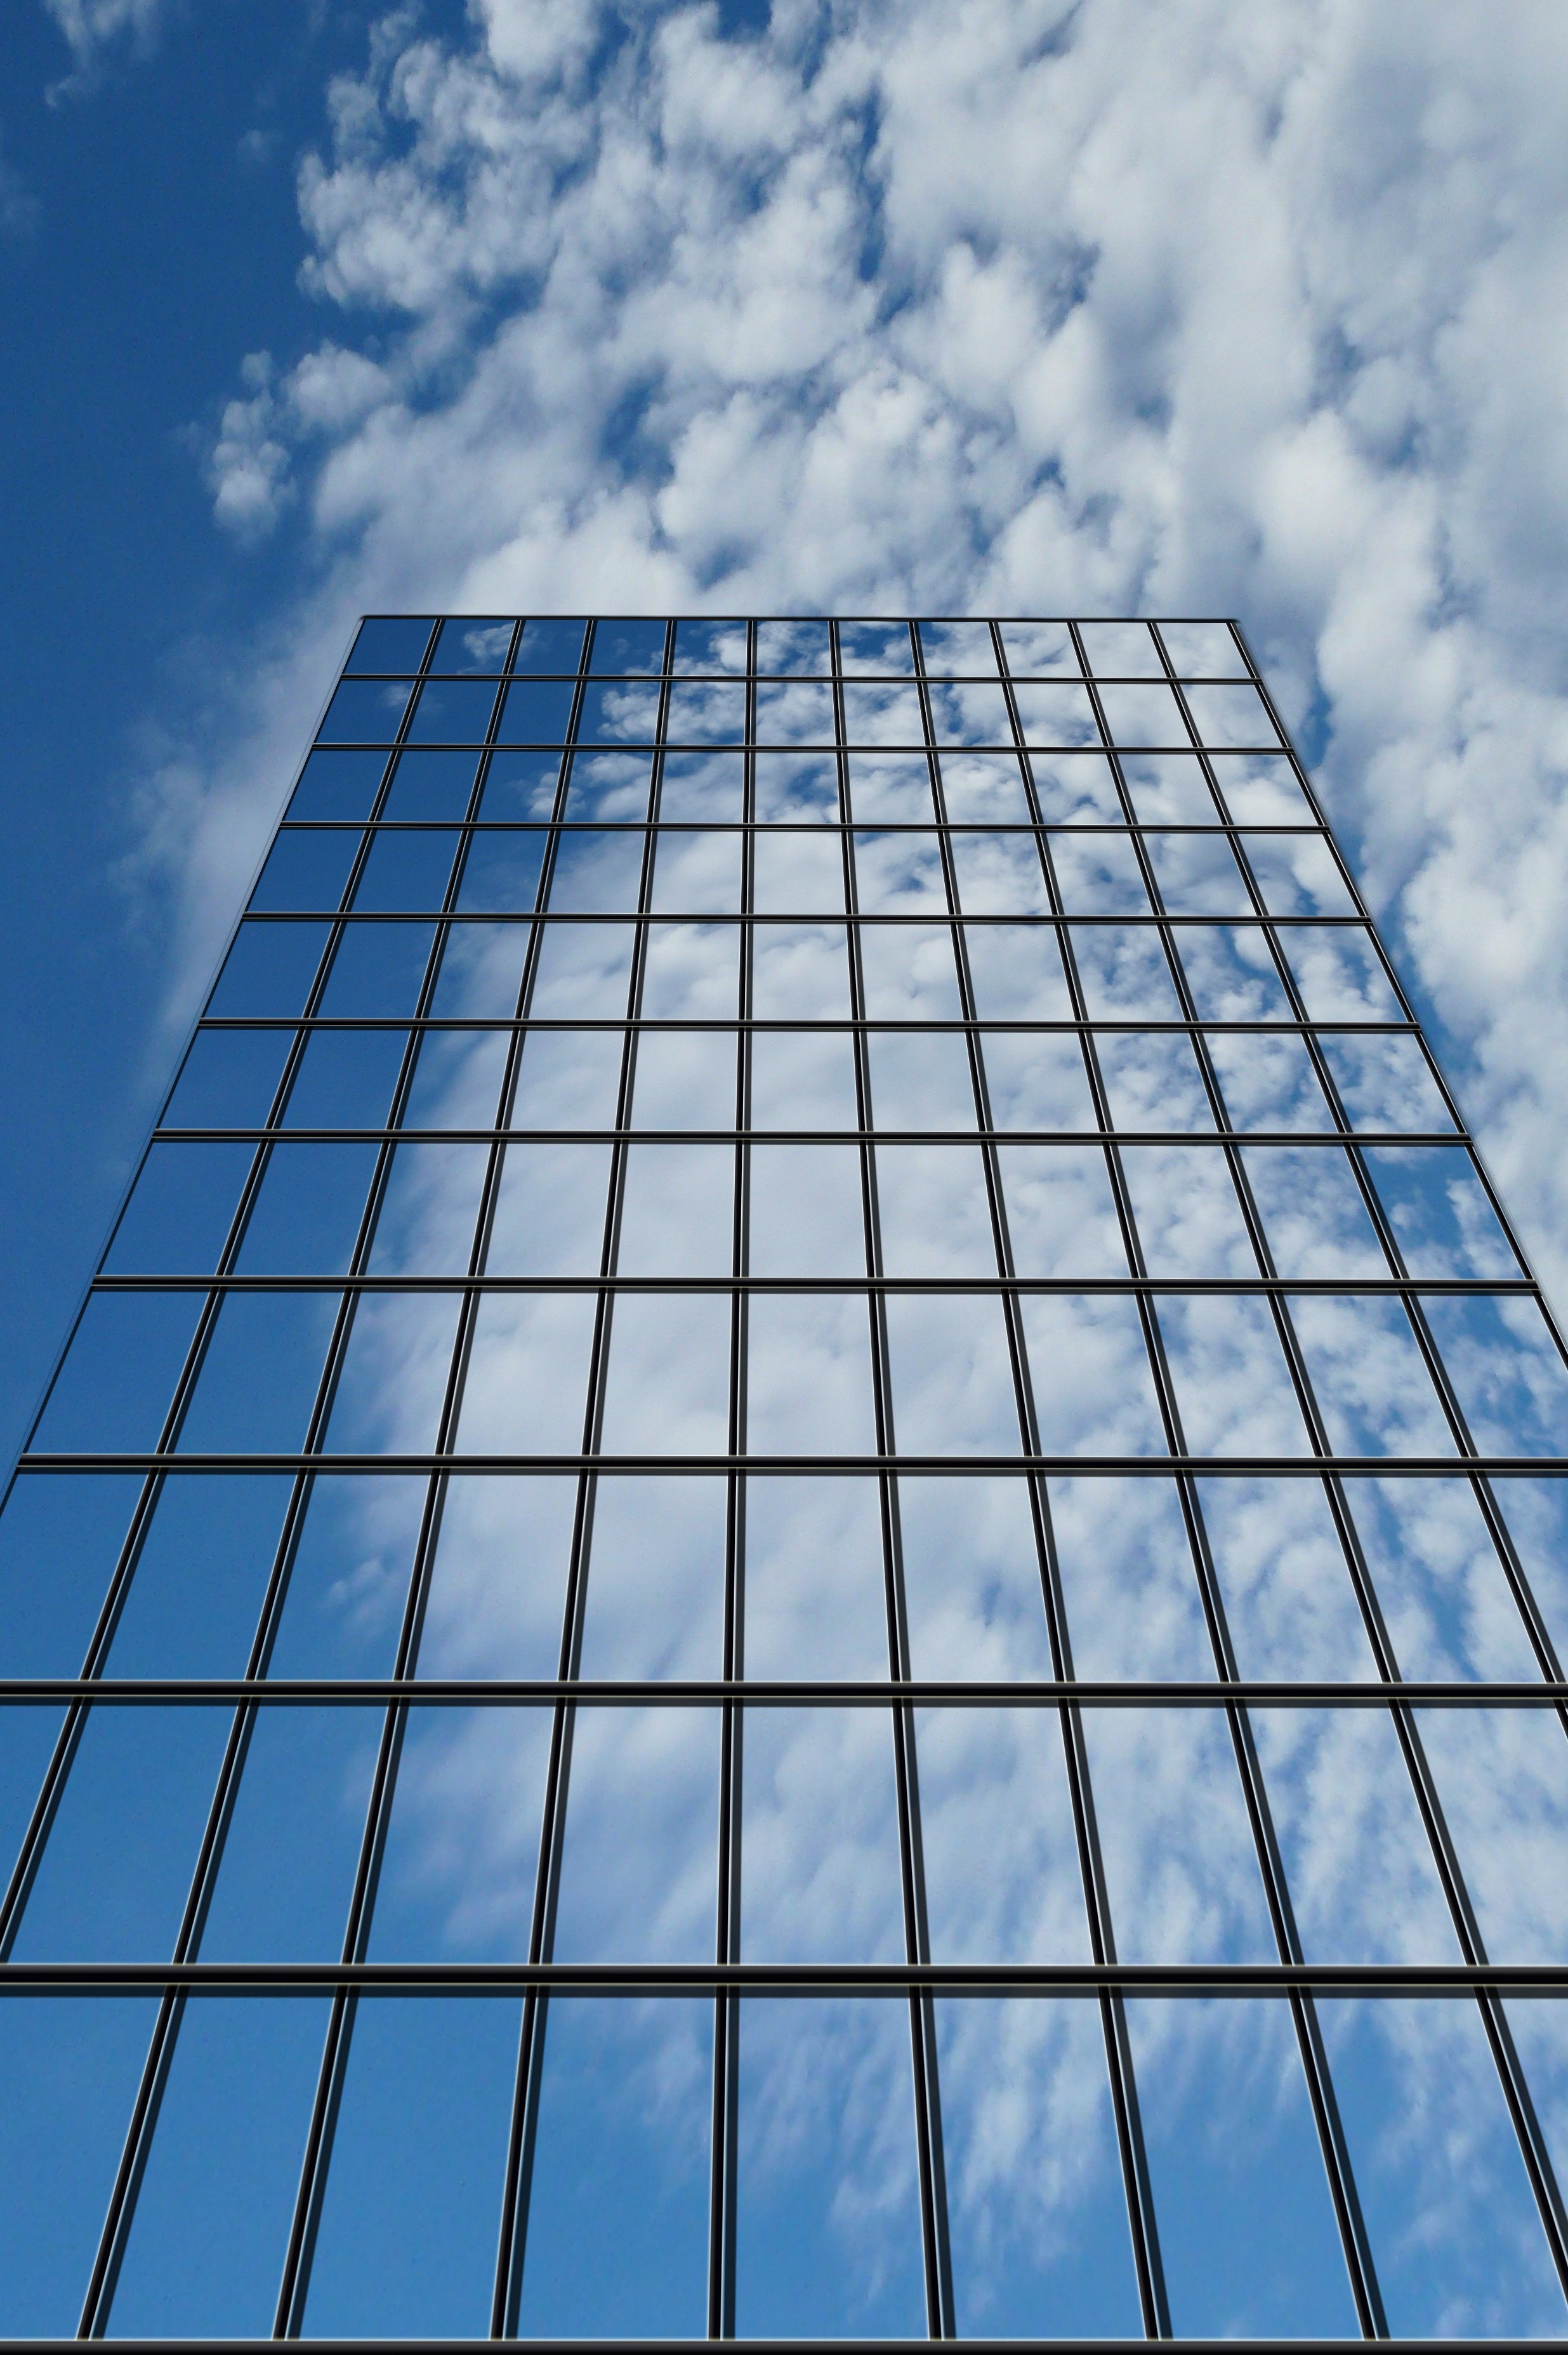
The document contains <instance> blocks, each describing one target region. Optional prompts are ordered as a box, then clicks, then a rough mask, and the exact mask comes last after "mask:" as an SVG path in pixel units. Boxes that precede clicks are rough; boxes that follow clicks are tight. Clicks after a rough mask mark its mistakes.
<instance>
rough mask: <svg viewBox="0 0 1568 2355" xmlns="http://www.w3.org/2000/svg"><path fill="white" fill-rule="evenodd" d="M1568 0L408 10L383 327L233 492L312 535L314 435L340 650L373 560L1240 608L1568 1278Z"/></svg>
mask: <svg viewBox="0 0 1568 2355" xmlns="http://www.w3.org/2000/svg"><path fill="white" fill-rule="evenodd" d="M95 21H96V19H95ZM105 21H107V18H106V17H105ZM1558 31H1559V22H1558V17H1557V14H1556V11H1555V10H1554V9H1553V8H1552V7H1551V6H1550V5H1547V0H1540V5H1520V6H1518V7H1516V8H1514V9H1511V10H1509V11H1508V12H1507V14H1506V16H1505V17H1504V18H1502V19H1501V20H1499V19H1497V18H1496V17H1495V16H1492V15H1489V14H1488V16H1484V17H1483V16H1479V15H1477V12H1476V11H1474V10H1472V9H1469V8H1467V7H1464V6H1461V5H1457V0H1440V5H1426V6H1423V7H1420V8H1417V7H1414V6H1412V5H1392V6H1391V5H1387V4H1386V0H1272V5H1268V6H1265V7H1261V8H1260V7H1259V6H1257V5H1253V0H1248V5H1242V0H1191V5H1187V6H1184V7H1181V8H1179V9H1169V8H1161V7H1157V6H1154V5H1150V0H1093V5H1088V6H1086V7H1082V8H1078V9H1071V8H1068V7H1067V6H1065V5H1061V0H965V5H957V6H955V5H935V0H901V5H894V4H893V0H864V5H848V6H843V7H839V8H837V9H832V10H829V9H827V8H825V7H820V6H816V5H810V0H778V5H775V6H774V8H773V17H772V24H771V27H770V29H769V31H768V33H767V34H766V35H765V37H762V38H759V39H755V40H749V41H746V42H743V43H739V42H737V43H726V42H724V41H721V40H720V37H719V30H718V17H717V14H716V12H715V10H714V9H713V7H712V6H711V5H709V6H696V7H686V8H662V9H657V10H647V11H639V12H637V13H636V14H635V15H631V14H628V15H626V16H620V15H616V14H614V13H613V12H611V11H608V10H606V9H603V8H600V7H596V6H594V5H591V0H574V4H573V5H569V4H568V0H560V5H555V6H553V7H550V8H546V9H540V8H539V7H537V6H533V5H520V0H485V5H484V7H483V8H482V9H481V10H480V11H479V15H478V22H477V26H476V29H475V33H474V35H473V37H472V38H471V39H470V41H469V43H468V45H467V47H466V48H452V47H447V46H443V45H442V44H441V43H439V42H437V41H434V40H432V39H431V38H428V37H423V36H421V35H420V34H419V32H418V30H417V28H416V27H415V26H414V25H413V23H412V21H411V18H409V17H407V16H397V17H393V18H391V19H389V20H388V22H387V23H386V24H385V25H384V26H383V27H381V29H380V30H379V33H378V34H377V35H376V36H375V37H374V40H373V43H372V56H371V59H370V62H369V65H368V69H367V71H366V72H365V73H364V74H363V75H361V76H358V77H347V78H344V79H342V80H339V81H337V82H336V84H335V85H334V87H333V91H332V93H331V110H332V120H333V136H332V142H331V144H330V147H329V150H328V151H327V152H326V153H325V155H323V156H322V157H320V158H319V159H313V160H312V161H310V162H309V163H307V165H306V166H305V167H304V172H303V174H302V178H301V186H300V197H301V210H302V218H303V221H304V229H305V231H306V239H307V246H306V252H305V255H304V265H303V266H304V279H305V282H306V283H307V285H308V286H309V287H310V288H311V289H312V290H313V291H314V292H315V293H316V294H317V295H318V296H319V297H320V298H321V299H322V300H323V302H324V303H327V304H331V305H333V306H334V307H335V309H336V311H337V312H338V314H339V316H338V319H337V321H336V325H335V327H334V331H333V335H332V336H331V338H330V339H328V340H325V341H324V342H323V344H322V346H321V347H320V349H319V350H318V351H316V352H315V353H313V354H311V355H309V356H308V357H306V358H305V359H304V361H303V362H301V363H299V364H298V365H296V366H295V367H293V368H292V369H289V370H288V371H286V372H283V373H280V374H279V375H278V376H276V377H275V378H268V377H265V376H260V377H256V376H253V378H252V380H251V381H249V382H248V383H247V385H246V387H245V392H244V397H243V398H242V399H240V400H236V401H234V402H232V403H231V404H230V405H229V409H228V410H227V411H226V412H225V416H224V420H223V428H222V432H221V435H220V437H219V443H218V453H217V454H216V455H215V457H214V460H213V481H214V488H215V496H216V499H217V502H218V506H219V513H220V515H221V516H222V517H223V518H224V520H225V521H226V522H228V523H229V524H231V525H234V526H236V527H240V528H242V529H250V530H257V529H261V528H264V527H267V526H268V525H269V524H270V523H271V522H272V520H273V519H275V517H276V516H277V515H278V513H279V512H280V511H281V508H282V506H283V502H284V501H285V499H287V498H288V497H289V496H291V495H292V485H293V483H294V482H295V481H297V482H298V484H299V495H300V497H301V499H302V503H303V505H304V510H305V515H306V519H307V524H308V528H309V530H310V532H311V533H312V535H313V537H314V538H315V540H316V542H317V543H318V546H319V549H320V550H321V551H322V552H323V553H324V554H325V555H326V556H327V557H328V558H329V559H330V562H329V565H328V570H327V575H326V580H327V585H326V587H325V590H322V591H318V592H317V593H316V596H315V602H313V604H312V605H311V607H310V608H309V610H308V611H304V610H302V612H301V613H300V614H299V615H298V616H297V617H296V623H295V625H294V634H293V641H292V643H293V647H294V649H295V651H294V652H293V654H292V655H290V656H288V657H287V658H286V659H288V660H293V661H297V662H298V663H299V664H300V665H302V666H304V672H305V674H306V675H307V676H308V677H309V679H310V680H311V682H312V683H313V684H314V685H315V687H319V685H320V683H321V681H322V680H323V679H324V678H325V669H326V660H325V654H324V651H323V647H324V644H325V641H324V640H323V639H321V638H320V637H319V636H318V635H317V631H318V629H319V627H320V624H321V622H322V619H323V617H324V616H327V615H330V617H331V631H329V635H330V634H332V632H335V631H336V629H337V627H338V626H339V625H340V623H341V621H342V618H343V617H344V616H345V615H346V614H347V613H349V612H350V611H352V610H355V609H357V608H358V607H360V606H361V605H374V604H379V605H394V606H396V605H403V604H408V605H412V606H421V605H424V604H429V603H435V602H449V603H453V604H459V605H462V604H471V605H474V606H475V607H480V608H492V607H494V608H499V609H505V608H507V607H508V606H527V605H528V604H530V603H538V604H541V605H547V606H549V605H559V604H561V603H567V604H571V603H572V602H610V603H613V604H620V605H623V606H624V605H628V604H630V605H633V606H638V605H641V606H645V607H646V606H650V605H657V604H658V603H660V602H663V601H666V600H667V601H671V602H677V601H678V602H682V603H691V604H698V605H707V606H709V607H712V608H718V609H723V608H730V609H736V608H744V607H746V606H748V605H752V604H755V605H757V606H759V607H762V608H764V609H765V608H767V607H769V606H773V607H777V606H784V607H794V608H809V607H814V606H816V607H837V608H838V609H840V610H849V609H852V608H853V607H854V606H856V605H857V604H873V605H877V606H881V607H886V608H891V609H892V610H901V609H907V608H908V607H910V606H911V605H916V606H925V607H933V606H934V607H938V608H940V607H954V608H958V609H964V608H970V609H976V610H984V609H985V608H986V607H987V606H991V605H994V606H997V607H1001V608H1004V609H1006V608H1011V609H1022V610H1026V611H1029V610H1034V611H1045V612H1051V611H1058V612H1059V611H1061V610H1064V609H1067V608H1078V609H1081V610H1089V611H1093V610H1095V609H1100V610H1118V609H1126V608H1131V607H1136V606H1139V605H1141V606H1143V607H1144V608H1145V609H1147V610H1176V611H1180V610H1196V611H1204V612H1213V611H1220V612H1233V613H1238V614H1240V615H1241V616H1242V618H1243V621H1244V623H1245V624H1246V626H1247V628H1248V631H1249V634H1250V635H1251V637H1252V639H1253V645H1254V646H1255V647H1256V649H1257V651H1258V653H1259V655H1260V656H1261V657H1262V658H1263V660H1264V662H1265V664H1266V665H1267V666H1269V668H1270V669H1271V671H1272V673H1273V675H1274V677H1275V679H1276V681H1277V682H1278V685H1279V687H1280V690H1281V692H1282V695H1283V697H1284V699H1285V704H1286V706H1287V708H1288V709H1289V711H1290V714H1291V716H1292V717H1293V718H1294V719H1296V721H1297V722H1298V723H1305V724H1308V725H1309V726H1310V728H1311V730H1312V733H1313V737H1314V740H1315V741H1316V740H1317V739H1319V738H1320V739H1321V740H1322V741H1323V742H1324V744H1325V746H1326V750H1325V751H1324V756H1323V759H1322V762H1321V770H1320V773H1321V775H1322V779H1323V783H1324V787H1325V791H1326V792H1327V794H1328V799H1329V802H1330V805H1331V807H1332V809H1333V812H1334V815H1336V817H1337V818H1338V819H1339V822H1340V823H1341V825H1342V826H1343V827H1344V828H1345V829H1346V831H1347V833H1348V834H1349V835H1350V836H1351V837H1353V838H1354V839H1355V841H1356V843H1357V845H1358V848H1359V851H1360V860H1361V864H1362V867H1363V869H1364V871H1365V874H1366V876H1367V878H1368V880H1369V883H1370V887H1371V890H1372V893H1373V895H1374V898H1375V899H1376V900H1377V902H1378V904H1379V907H1380V909H1381V911H1382V912H1383V913H1384V914H1385V916H1386V917H1387V918H1388V920H1389V921H1390V922H1391V925H1392V929H1393V931H1394V932H1395V935H1396V937H1397V939H1398V941H1399V943H1400V947H1401V952H1402V954H1403V956H1404V959H1405V963H1406V964H1407V967H1408V969H1409V971H1410V972H1411V974H1412V976H1413V979H1414V980H1415V982H1416V984H1417V986H1418V987H1419V988H1420V989H1422V990H1423V991H1424V994H1425V996H1426V998H1427V1001H1428V1003H1429V1004H1431V1005H1434V1006H1435V1007H1436V1008H1437V1010H1438V1012H1439V1014H1440V1015H1441V1017H1442V1018H1443V1020H1444V1022H1445V1025H1446V1027H1447V1029H1448V1032H1449V1034H1450V1037H1451V1039H1452V1040H1453V1041H1454V1042H1455V1044H1456V1050H1457V1051H1458V1053H1459V1055H1460V1057H1461V1060H1462V1061H1463V1062H1464V1063H1466V1064H1467V1069H1465V1070H1463V1071H1462V1082H1463V1085H1464V1087H1465V1092H1466V1094H1467V1102H1468V1104H1469V1107H1470V1109H1471V1111H1472V1113H1473V1114H1474V1115H1475V1116H1476V1117H1477V1119H1478V1120H1479V1121H1480V1123H1481V1124H1482V1125H1483V1127H1484V1129H1485V1132H1486V1134H1487V1136H1488V1141H1489V1144H1490V1148H1491V1152H1492V1156H1493V1158H1494V1159H1495V1161H1496V1162H1497V1163H1498V1165H1499V1168H1500V1171H1501V1173H1502V1176H1503V1177H1504V1180H1505V1184H1506V1185H1507V1187H1508V1188H1509V1190H1510V1192H1511V1193H1512V1195H1513V1197H1514V1199H1515V1200H1516V1201H1517V1202H1518V1204H1519V1206H1520V1209H1521V1211H1522V1212H1523V1214H1524V1217H1525V1220H1526V1223H1527V1226H1528V1228H1529V1230H1530V1232H1531V1237H1532V1239H1533V1241H1534V1243H1535V1245H1536V1247H1537V1249H1538V1251H1539V1252H1540V1253H1541V1257H1542V1259H1543V1262H1544V1263H1545V1266H1546V1268H1547V1271H1548V1273H1550V1274H1552V1276H1554V1277H1555V1276H1561V1275H1563V1274H1564V1273H1568V1178H1565V1177H1564V1176H1563V1156H1561V1154H1560V1152H1559V1151H1558V1149H1557V1139H1558V1138H1559V1136H1560V1135H1561V1133H1562V1124H1563V1117H1564V1114H1565V1113H1568V1054H1565V1053H1564V1052H1563V1050H1561V1049H1560V1048H1558V1047H1556V1046H1555V1045H1554V1044H1553V1038H1554V1035H1555V1033H1554V1026H1552V1024H1551V1023H1550V1021H1549V1020H1547V1019H1546V1018H1544V1010H1545V1009H1549V1008H1551V1007H1554V1006H1558V1005H1561V1003H1562V1002H1563V996H1564V995H1565V994H1568V962H1565V952H1564V949H1563V945H1562V943H1563V941H1564V939H1568V925H1565V924H1564V922H1563V918H1564V914H1565V912H1568V815H1565V806H1564V795H1563V778H1564V772H1565V769H1568V700H1565V698H1564V692H1563V690H1564V684H1565V682H1564V679H1563V659H1562V655H1561V652H1560V643H1559V634H1558V624H1559V618H1560V615H1561V612H1562V605H1563V581H1564V568H1563V557H1562V554H1561V552H1560V551H1561V549H1562V548H1563V545H1564V533H1563V523H1564V508H1565V506H1568V462H1565V460H1564V457H1563V435H1562V431H1561V426H1560V423H1559V418H1560V385H1561V380H1562V373H1563V371H1562V367H1561V364H1560V362H1561V357H1562V353H1563V342H1564V336H1565V332H1568V331H1565V330H1564V329H1563V325H1562V321H1563V317H1564V315H1568V313H1565V306H1564V303H1563V293H1564V291H1565V290H1564V283H1563V282H1564V278H1565V276H1568V266H1565V260H1564V250H1563V237H1562V233H1561V230H1560V228H1559V226H1558V224H1559V223H1560V221H1561V219H1562V218H1563V201H1562V199H1563V179H1564V176H1565V175H1568V162H1565V161H1564V159H1563V151H1562V147H1561V142H1560V139H1559V137H1558V135H1557V127H1558V125H1559V124H1560V123H1561V119H1562V110H1563V98H1564V95H1565V93H1564V90H1563V83H1564V81H1565V80H1568V53H1565V52H1564V50H1563V44H1562V42H1561V40H1560V39H1559V37H1558ZM356 346H359V348H356ZM301 699H302V701H303V700H306V699H308V698H306V697H305V696H304V689H303V687H302V689H301ZM282 785H283V776H282V774H281V773H279V774H278V775H277V776H276V777H275V778H274V779H273V780H272V784H271V792H272V795H273V796H274V798H275V796H276V794H278V793H279V792H281V790H282ZM228 916H229V908H228V906H227V905H222V906H220V905H219V904H218V903H217V900H213V901H212V902H211V904H210V906H209V907H198V906H197V900H196V898H195V897H194V896H193V897H192V899H191V901H190V922H191V924H192V927H193V929H194V930H196V931H197V932H206V933H207V934H208V935H209V934H210V932H211V931H213V930H216V929H217V928H218V927H219V926H220V925H221V924H222V923H223V922H227V920H228ZM1525 1008H1529V1009H1531V1013H1532V1014H1534V1015H1535V1018H1534V1019H1531V1018H1526V1017H1525V1016H1524V1014H1523V1009H1525ZM1556 1027H1557V1028H1560V1027H1561V1026H1556ZM1562 1288H1563V1287H1562V1286H1560V1289H1562Z"/></svg>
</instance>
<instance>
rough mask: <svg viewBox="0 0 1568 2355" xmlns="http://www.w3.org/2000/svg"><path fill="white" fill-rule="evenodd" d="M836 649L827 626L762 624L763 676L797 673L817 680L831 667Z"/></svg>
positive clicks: (759, 652) (759, 647) (759, 632)
mask: <svg viewBox="0 0 1568 2355" xmlns="http://www.w3.org/2000/svg"><path fill="white" fill-rule="evenodd" d="M831 664H832V647H831V642H830V639H829V636H828V624H827V623H826V622H759V623H757V668H758V670H759V672H762V673H764V674H765V673H767V672H769V671H773V672H784V673H793V674H794V675H795V677H802V678H814V677H818V676H819V675H821V674H823V673H825V672H826V671H827V670H828V669H829V668H830V667H831Z"/></svg>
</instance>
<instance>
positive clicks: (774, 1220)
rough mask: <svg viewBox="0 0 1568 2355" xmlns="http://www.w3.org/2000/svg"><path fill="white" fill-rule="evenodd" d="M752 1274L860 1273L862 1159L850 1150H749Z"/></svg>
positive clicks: (863, 1241) (821, 1147)
mask: <svg viewBox="0 0 1568 2355" xmlns="http://www.w3.org/2000/svg"><path fill="white" fill-rule="evenodd" d="M751 1208H752V1220H751V1243H752V1248H751V1272H752V1274H753V1275H818V1276H821V1275H864V1274H865V1273H866V1227H865V1213H864V1209H863V1208H862V1204H861V1197H860V1155H859V1148H858V1147H857V1146H852V1145H756V1146H752V1206H751Z"/></svg>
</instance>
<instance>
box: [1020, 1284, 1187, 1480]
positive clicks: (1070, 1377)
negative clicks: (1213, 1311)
mask: <svg viewBox="0 0 1568 2355" xmlns="http://www.w3.org/2000/svg"><path fill="white" fill-rule="evenodd" d="M1021 1313H1022V1316H1023V1326H1024V1332H1025V1334H1026V1335H1027V1337H1028V1340H1029V1369H1030V1374H1031V1377H1032V1380H1033V1385H1034V1404H1035V1413H1036V1415H1037V1417H1038V1418H1039V1423H1040V1446H1041V1448H1042V1449H1043V1450H1044V1452H1045V1453H1046V1454H1047V1455H1164V1454H1165V1433H1164V1430H1163V1428H1162V1426H1161V1424H1160V1420H1159V1411H1158V1408H1157V1405H1156V1403H1155V1394H1154V1384H1153V1382H1152V1380H1151V1379H1150V1376H1149V1370H1148V1354H1147V1350H1146V1348H1145V1347H1144V1337H1143V1328H1142V1327H1141V1326H1140V1325H1139V1323H1138V1314H1137V1309H1136V1305H1135V1304H1134V1303H1133V1302H1132V1301H1130V1300H1118V1299H1115V1298H1109V1297H1106V1296H1104V1295H1101V1296H1099V1297H1094V1296H1093V1295H1087V1296H1084V1297H1083V1298H1076V1299H1075V1298H1074V1297H1073V1296H1072V1294H1070V1293H1059V1294H1042V1295H1037V1296H1035V1297H1033V1298H1030V1297H1028V1296H1026V1297H1025V1298H1024V1300H1023V1301H1022V1303H1021Z"/></svg>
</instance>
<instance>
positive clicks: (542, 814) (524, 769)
mask: <svg viewBox="0 0 1568 2355" xmlns="http://www.w3.org/2000/svg"><path fill="white" fill-rule="evenodd" d="M422 757H424V758H427V759H432V760H433V759H435V758H437V757H439V756H438V755H436V754H434V753H431V754H426V755H424V756H422ZM580 773H581V775H583V776H586V773H587V771H586V766H585V765H582V766H581V767H580V770H579V771H574V773H573V774H574V779H575V777H576V776H577V775H578V774H580ZM559 782H560V753H559V751H548V752H507V751H496V752H492V753H491V755H490V765H489V767H488V768H487V769H486V770H485V791H484V793H483V794H482V795H481V797H480V802H479V809H478V815H479V817H480V819H481V821H482V822H483V823H484V824H485V826H504V825H516V824H517V822H518V821H519V820H520V819H522V818H538V819H546V818H549V817H550V816H552V815H553V814H554V811H555V804H556V793H557V788H558V784H559ZM574 789H575V788H574ZM646 801H647V792H646V778H645V777H644V791H643V794H642V803H643V804H644V805H645V804H646ZM607 814H608V815H613V816H630V817H641V816H642V815H643V809H642V807H641V806H634V807H633V808H632V809H630V810H628V811H619V810H617V811H612V812H610V813H607Z"/></svg>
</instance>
